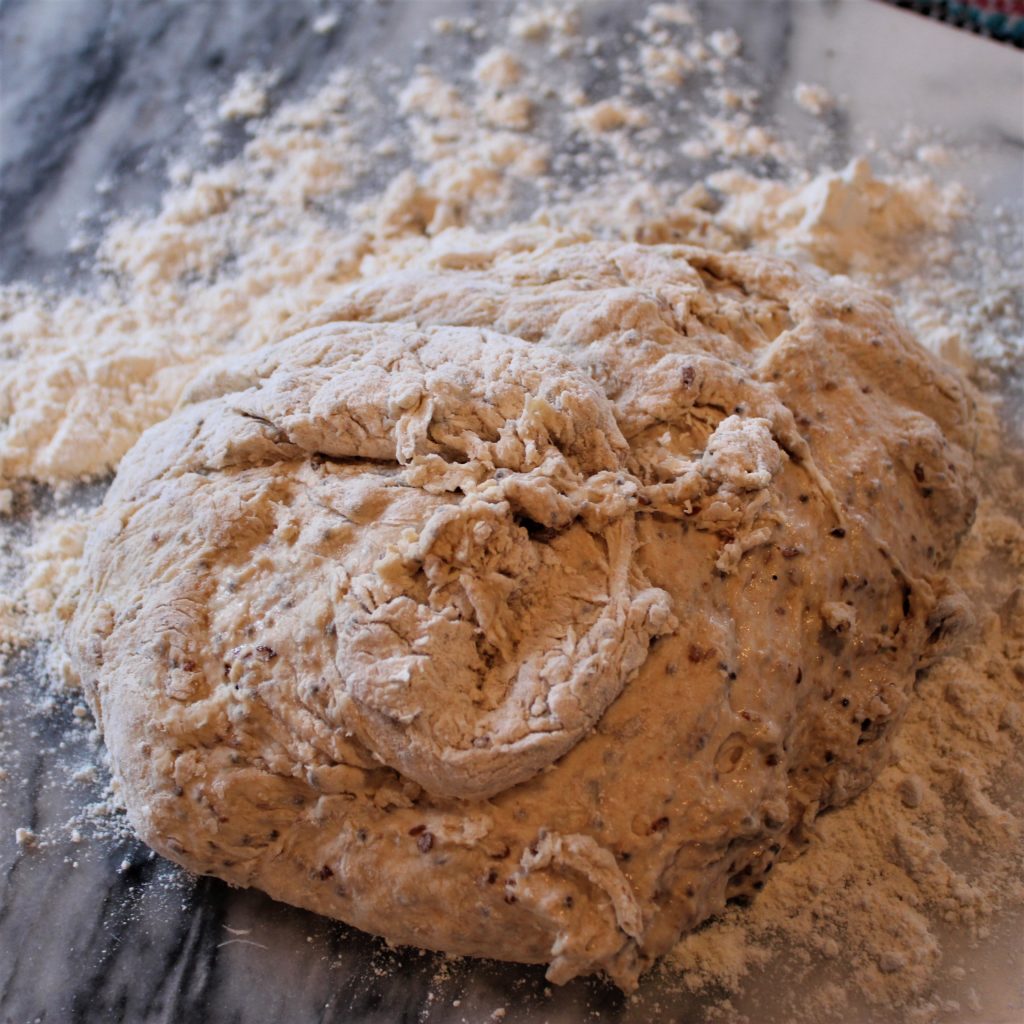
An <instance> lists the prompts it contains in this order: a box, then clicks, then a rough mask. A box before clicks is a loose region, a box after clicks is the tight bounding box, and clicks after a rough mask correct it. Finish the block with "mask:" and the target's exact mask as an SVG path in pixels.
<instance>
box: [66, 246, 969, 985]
mask: <svg viewBox="0 0 1024 1024" xmlns="http://www.w3.org/2000/svg"><path fill="white" fill-rule="evenodd" d="M973 423H974V420H973V405H972V400H971V398H970V396H969V394H968V393H967V391H966V390H965V387H964V385H962V384H961V383H960V381H959V379H958V378H957V376H956V375H955V374H954V373H953V372H952V371H951V370H949V369H947V368H945V367H943V366H942V365H940V364H939V363H938V362H937V361H936V360H935V359H933V358H932V357H930V356H929V355H928V354H927V353H926V352H925V351H924V350H923V349H922V348H920V347H919V346H918V345H917V344H916V343H915V342H914V340H913V339H912V338H910V337H909V336H908V335H907V334H906V332H905V331H904V330H903V329H902V328H901V326H900V325H899V324H898V323H897V322H896V321H895V320H894V319H893V316H892V314H891V311H890V308H889V306H888V305H887V304H886V302H885V300H884V299H882V298H880V297H879V296H877V295H875V294H873V293H870V292H867V291H864V290H861V289H858V288H857V287H855V286H853V285H852V284H851V283H850V282H849V281H848V280H846V279H844V278H834V279H831V278H828V277H826V276H824V275H822V274H818V273H810V272H806V271H803V270H798V269H797V268H796V267H794V266H793V265H791V264H788V263H785V262H781V261H773V260H769V259H766V258H764V257H762V256H754V255H748V254H732V255H723V254H719V253H713V252H709V251H705V250H701V249H695V248H691V247H684V246H677V245H671V244H616V243H611V242H600V241H595V240H593V239H590V238H585V237H581V236H578V235H563V234H558V233H556V232H553V231H552V230H551V229H550V228H537V229H535V230H534V229H530V230H521V231H518V232H515V233H511V234H505V235H499V236H492V237H488V236H481V235H475V234H473V233H470V232H449V233H447V234H446V235H445V236H442V237H441V239H439V240H438V242H437V243H436V244H435V245H434V246H433V247H432V248H431V249H429V250H428V251H427V252H425V253H424V254H422V255H421V256H419V257H417V258H416V259H414V260H412V262H411V263H410V264H409V265H408V266H407V267H406V268H405V269H403V270H401V271H399V272H396V273H391V274H388V275H385V276H382V277H379V278H376V279H370V280H368V281H363V282H362V283H360V284H357V285H354V286H351V287H349V288H348V289H347V290H345V291H344V292H342V293H341V294H340V295H339V296H338V299H337V301H335V302H333V303H331V304H330V306H329V307H325V308H324V309H322V310H320V311H319V312H318V313H317V314H316V315H315V316H314V317H312V318H309V319H308V320H307V321H306V322H305V323H302V324H295V325H291V328H290V329H289V333H288V334H287V336H285V337H282V339H281V340H280V341H278V342H276V343H275V344H272V345H271V346H269V347H267V348H264V349H261V350H259V351H256V352H254V353H251V354H248V355H241V356H235V357H233V358H231V359H227V360H225V361H223V362H221V363H220V364H218V365H216V366H214V367H213V368H212V369H210V370H209V371H208V372H206V373H205V374H204V375H203V376H202V377H201V378H200V379H198V380H196V381H195V383H194V384H193V385H192V387H191V388H190V390H189V392H188V394H187V395H186V397H185V399H184V401H183V403H182V405H181V407H180V408H179V410H178V411H177V412H176V413H175V414H174V415H173V416H172V417H170V418H169V419H168V420H166V421H165V422H163V423H161V424H159V425H158V426H155V427H153V428H152V429H150V430H149V431H148V432H147V433H146V434H145V435H144V436H143V438H142V439H141V440H140V441H139V443H138V444H137V445H136V447H135V448H134V449H133V450H132V451H131V452H130V453H129V454H128V455H127V456H126V458H125V459H124V461H123V463H122V465H121V467H120V470H119V472H118V475H117V478H116V480H115V482H114V484H113V486H112V487H111V489H110V492H109V494H108V496H107V498H106V501H105V502H104V505H103V507H102V509H101V510H100V512H99V514H98V517H97V520H96V522H95V525H94V527H93V530H92V533H91V537H90V539H89V542H88V545H87V549H86V554H85V558H84V562H83V569H82V572H81V575H80V578H79V580H78V583H77V587H76V594H75V599H74V600H73V601H70V602H68V605H67V609H68V611H67V615H68V622H67V626H66V630H65V641H66V644H67V647H68V650H69V651H70V653H71V657H72V660H73V662H74V665H75V667H76V669H77V671H78V672H79V674H80V675H81V678H82V680H83V683H84V686H85V689H86V693H87V695H88V697H89V700H90V703H91V705H92V707H93V710H94V711H95V713H96V716H97V718H98V720H99V722H100V724H101V728H102V730H103V734H104V737H105V740H106V743H107V745H108V747H109V750H110V754H111V758H112V763H113V766H114V771H115V776H116V779H117V781H118V784H119V786H120V789H121V793H122V796H123V799H124V801H125V804H126V806H127V809H128V814H129V817H130V818H131V820H132V822H133V824H134V825H135V827H136V828H137V829H138V832H139V834H140V835H141V836H142V837H143V838H144V839H145V840H146V841H147V842H148V843H150V844H151V845H152V846H153V847H154V848H155V849H157V850H159V851H160V852H161V853H163V854H165V855H166V856H168V857H170V858H172V859H173V860H175V861H178V862H179V863H181V864H184V865H185V866H187V867H188V868H190V869H192V870H194V871H197V872H201V873H206V874H213V875H217V876H219V877H221V878H224V879H226V880H227V881H229V882H231V883H234V884H236V885H242V886H257V887H259V888H261V889H264V890H265V891H266V892H268V893H270V894H271V895H273V896H275V897H277V898H279V899H282V900H286V901H288V902H289V903H293V904H297V905H299V906H303V907H308V908H310V909H312V910H315V911H318V912H320V913H323V914H328V915H331V916H333V917H337V918H340V919H342V920H344V921H347V922H350V923H351V924H354V925H356V926H358V927H360V928H363V929H365V930H367V931H371V932H374V933H377V934H380V935H384V936H386V937H387V938H388V939H390V940H392V941H394V942H398V943H407V944H413V945H417V946H423V947H429V948H433V949H441V950H447V951H450V952H453V953H460V954H470V955H477V956H490V957H498V958H502V959H508V960H518V961H524V962H534V963H548V964H549V965H550V966H549V968H548V974H549V977H550V978H551V979H552V980H553V981H555V982H564V981H566V980H568V979H570V978H572V977H574V976H576V975H580V974H586V973H589V972H593V971H603V972H605V973H606V974H607V975H609V976H610V977H611V978H612V979H614V980H615V981H616V982H617V983H618V984H619V985H621V986H623V987H624V988H630V987H632V986H634V985H635V984H636V980H637V978H638V976H639V973H640V972H641V971H642V970H643V968H644V967H645V966H647V965H648V964H649V963H650V962H651V961H652V960H653V958H655V957H657V956H659V955H660V954H662V953H663V952H665V951H666V950H667V949H668V948H670V946H671V945H672V944H673V943H674V942H675V941H676V939H677V938H678V936H679V935H680V933H681V932H683V931H685V930H688V929H691V928H693V927H695V926H696V925H698V924H699V923H700V922H701V921H703V920H705V919H706V918H707V917H708V916H710V915H712V914H715V913H717V912H718V911H720V910H721V909H722V908H723V906H724V905H725V903H726V901H727V900H730V899H742V898H747V897H749V896H750V895H751V894H753V893H754V892H755V891H756V890H758V889H759V888H761V886H762V885H763V883H764V879H765V877H766V875H767V874H768V872H769V871H770V870H771V867H772V865H773V863H774V862H775V861H776V860H777V859H778V858H779V857H780V856H783V855H784V854H785V853H786V852H787V851H791V850H795V849H798V847H799V844H800V841H801V839H802V838H803V837H804V835H805V834H806V830H807V829H808V828H809V826H810V825H811V823H812V822H813V821H814V818H815V817H816V816H817V815H818V814H819V813H821V811H822V810H824V809H825V808H827V807H830V806H836V805H839V804H842V803H844V802H846V801H848V800H849V799H851V798H852V797H853V796H854V795H855V794H856V793H858V792H859V791H860V790H862V789H863V788H864V787H865V786H866V785H868V783H869V782H870V781H871V779H872V778H873V777H874V775H875V774H877V772H878V771H879V769H880V768H881V767H882V766H883V765H884V764H885V762H886V758H887V755H888V749H889V744H890V740H891V737H892V734H893V731H894V729H895V728H896V726H897V725H898V723H899V721H900V718H901V716H902V714H903V711H904V708H905V706H906V704H907V701H908V699H909V698H910V695H911V692H912V686H913V682H914V678H915V673H916V672H917V671H919V670H920V669H921V668H923V667H924V666H925V665H926V664H927V663H928V661H929V659H930V658H932V657H933V655H934V652H935V651H936V650H938V649H939V647H940V646H941V640H942V637H943V634H944V632H945V631H946V630H948V628H950V626H951V624H952V623H954V622H955V620H956V618H957V614H956V612H957V603H956V600H955V594H954V593H953V592H952V590H951V587H950V585H949V584H948V582H947V581H946V579H945V577H944V575H943V572H942V570H943V566H944V565H946V564H947V563H948V561H949V559H950V558H951V557H952V555H953V553H954V552H955V549H956V547H957V544H958V542H959V539H960V538H961V536H962V535H963V534H964V533H965V531H966V530H967V529H968V527H969V525H970V523H971V520H972V516H973V510H974V496H973V489H972V482H971V452H972V449H973V445H974V425H973Z"/></svg>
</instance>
